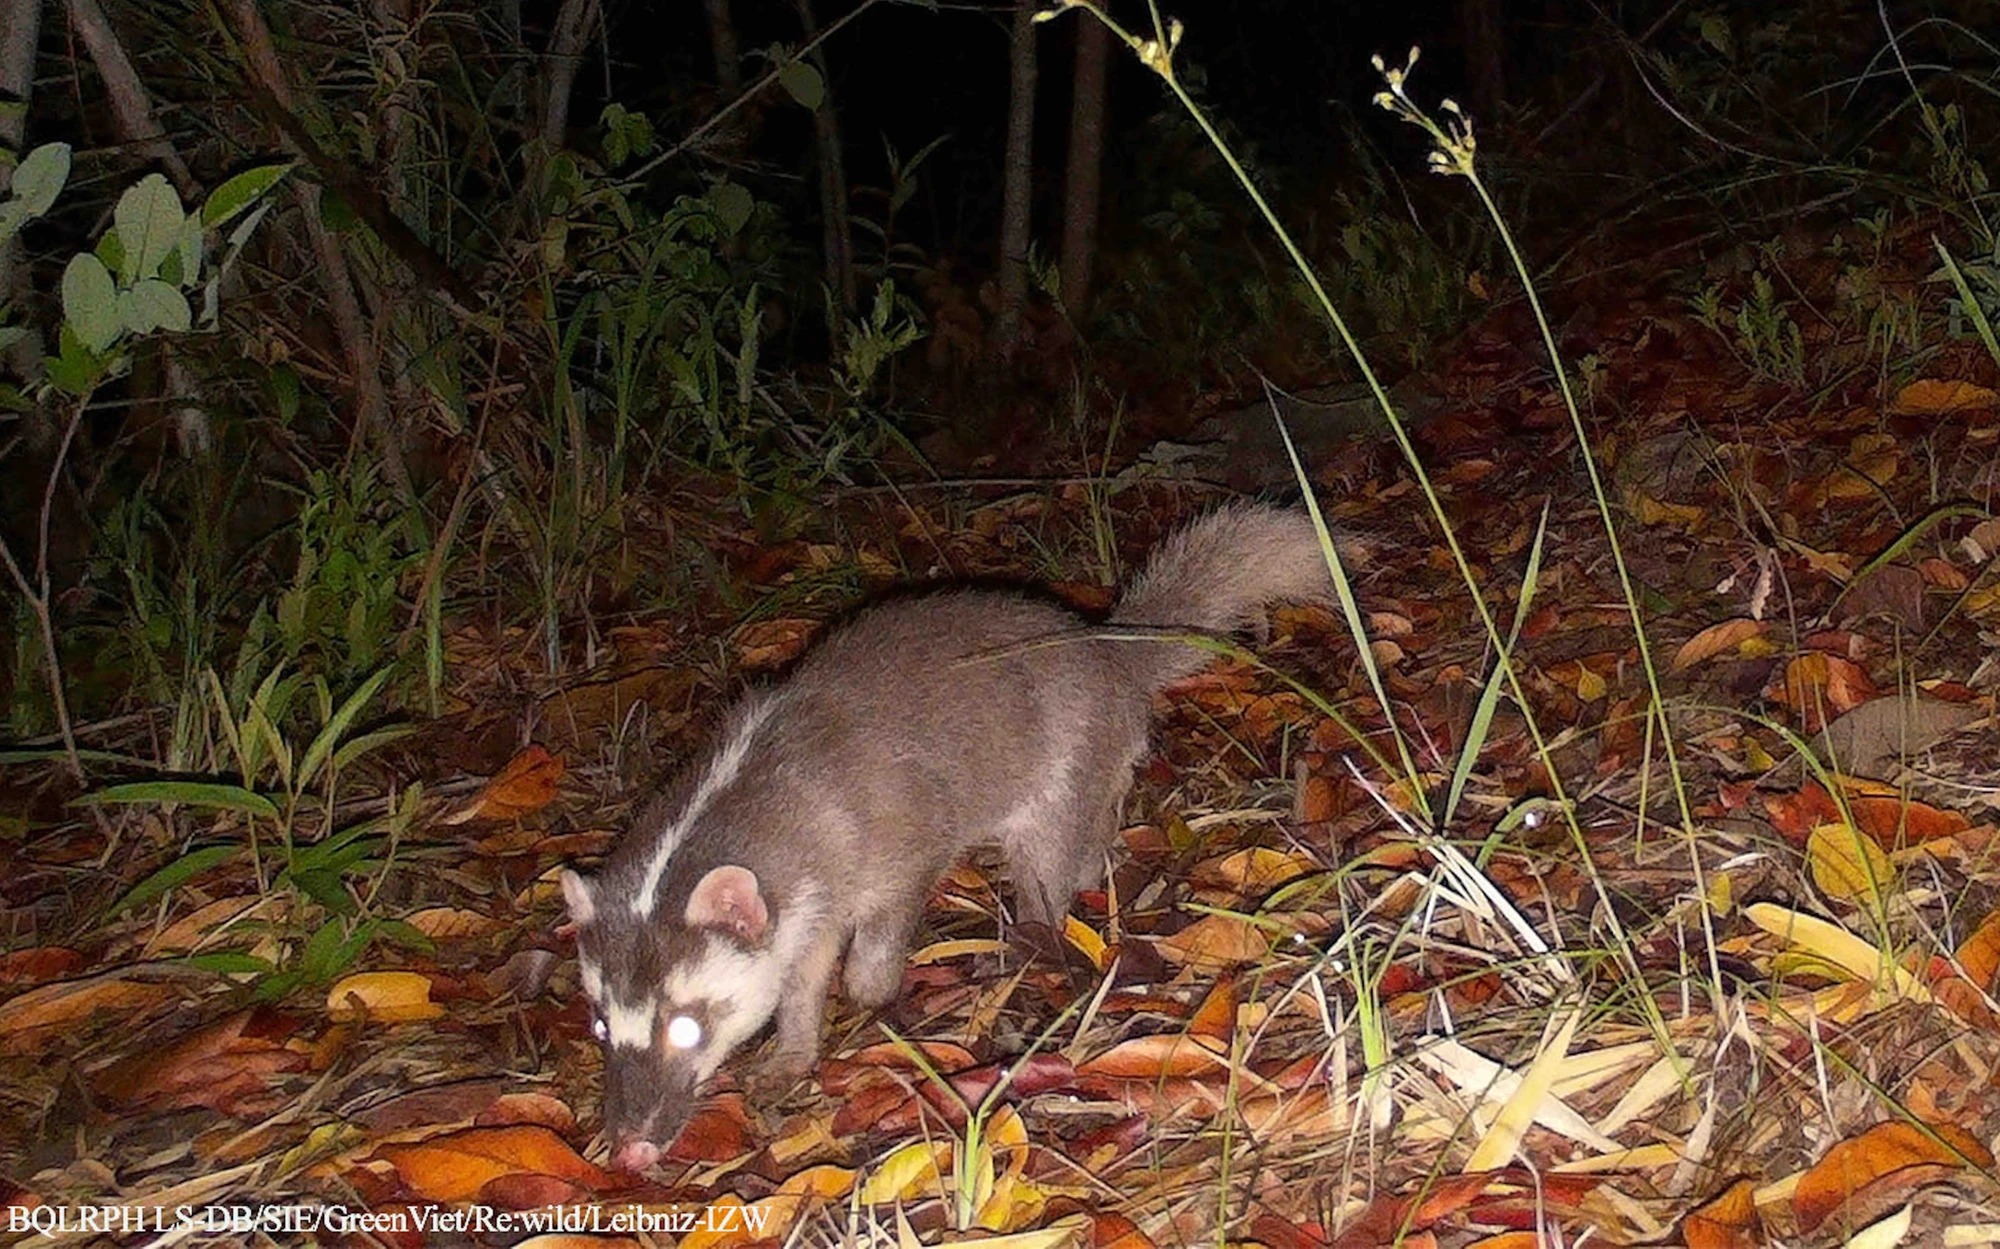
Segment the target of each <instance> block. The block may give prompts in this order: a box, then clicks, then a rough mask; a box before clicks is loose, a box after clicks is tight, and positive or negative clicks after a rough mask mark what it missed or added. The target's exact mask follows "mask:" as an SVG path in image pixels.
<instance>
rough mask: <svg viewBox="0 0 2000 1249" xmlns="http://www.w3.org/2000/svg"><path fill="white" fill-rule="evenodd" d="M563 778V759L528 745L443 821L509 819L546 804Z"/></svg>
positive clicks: (442, 820) (462, 821)
mask: <svg viewBox="0 0 2000 1249" xmlns="http://www.w3.org/2000/svg"><path fill="white" fill-rule="evenodd" d="M562 778H563V761H562V759H561V758H560V757H558V756H556V755H552V754H550V753H549V752H548V751H547V750H544V749H543V748H542V747H540V746H530V747H528V748H527V749H526V750H524V751H522V752H521V753H520V754H518V755H515V756H514V757H513V758H512V759H510V760H508V762H507V766H506V767H504V768H502V769H500V771H499V772H498V773H497V774H496V775H495V776H494V777H493V779H492V780H490V781H488V782H486V784H485V785H484V786H482V787H481V788H480V790H479V792H478V793H477V794H474V795H473V796H472V798H471V800H470V801H468V802H467V803H466V804H465V805H464V806H462V807H460V808H459V809H458V810H456V811H453V812H452V813H451V814H449V815H446V816H444V817H443V818H442V819H441V820H440V821H439V822H440V823H442V824H464V823H466V822H468V821H470V820H478V819H486V820H511V819H516V818H518V817H520V816H523V815H529V814H532V813H533V812H536V811H539V810H541V809H542V808H543V807H546V806H548V805H549V804H550V803H551V802H554V801H555V798H556V787H557V785H558V784H560V783H561V781H562Z"/></svg>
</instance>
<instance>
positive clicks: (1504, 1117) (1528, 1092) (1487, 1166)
mask: <svg viewBox="0 0 2000 1249" xmlns="http://www.w3.org/2000/svg"><path fill="white" fill-rule="evenodd" d="M1582 1021H1583V1016H1582V1014H1580V1013H1579V1012H1577V1011H1571V1012H1570V1014H1569V1017H1568V1018H1567V1019H1564V1020H1563V1023H1562V1027H1560V1028H1558V1029H1557V1030H1556V1035H1555V1037H1554V1038H1553V1039H1551V1040H1550V1042H1549V1043H1548V1044H1547V1045H1545V1046H1544V1047H1543V1048H1542V1052H1541V1053H1539V1054H1537V1055H1535V1061H1534V1062H1533V1063H1532V1064H1530V1065H1529V1067H1528V1070H1527V1073H1526V1074H1524V1075H1523V1076H1522V1077H1521V1087H1520V1088H1518V1089H1516V1090H1514V1095H1513V1096H1512V1097H1510V1098H1508V1099H1507V1104H1506V1105H1505V1106H1502V1107H1501V1108H1500V1113H1499V1115H1498V1116H1497V1117H1496V1118H1495V1119H1494V1120H1493V1126H1492V1127H1491V1128H1489V1129H1487V1131H1486V1135H1485V1136H1484V1137H1482V1138H1481V1139H1480V1142H1479V1144H1477V1145H1475V1146H1473V1149H1472V1156H1471V1157H1470V1158H1467V1159H1466V1162H1465V1173H1466V1174H1468V1175H1471V1174H1476V1173H1477V1172H1480V1171H1492V1170H1495V1169H1497V1168H1499V1167H1503V1166H1506V1165H1507V1164H1508V1163H1509V1162H1512V1161H1513V1160H1514V1154H1515V1152H1516V1151H1517V1150H1519V1149H1520V1148H1521V1138H1522V1137H1524V1136H1526V1135H1527V1132H1528V1128H1529V1127H1530V1126H1531V1125H1533V1123H1534V1122H1535V1115H1536V1113H1537V1112H1538V1111H1540V1110H1541V1107H1542V1102H1543V1101H1544V1100H1546V1099H1547V1098H1548V1096H1549V1090H1550V1088H1551V1087H1552V1086H1553V1085H1554V1084H1555V1080H1556V1076H1557V1075H1559V1074H1561V1072H1562V1069H1563V1060H1564V1059H1566V1058H1568V1057H1569V1046H1570V1042H1571V1041H1572V1040H1574V1039H1575V1038H1576V1028H1577V1025H1578V1024H1579V1023H1581V1022H1582Z"/></svg>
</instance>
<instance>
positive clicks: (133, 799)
mask: <svg viewBox="0 0 2000 1249" xmlns="http://www.w3.org/2000/svg"><path fill="white" fill-rule="evenodd" d="M252 662H254V661H252ZM254 672H255V670H254V669H244V668H239V669H238V670H237V671H235V672H234V673H232V674H231V679H230V680H229V681H228V682H227V683H225V682H224V681H223V680H221V679H220V678H219V677H217V676H216V675H215V674H214V673H213V672H210V673H208V674H206V676H205V680H204V682H203V684H204V686H205V691H204V692H205V697H204V699H203V701H204V702H206V703H207V704H208V711H209V713H210V715H211V716H212V717H213V724H214V725H215V729H216V736H217V740H218V747H219V750H220V752H221V753H220V755H219V757H218V758H217V759H216V760H215V767H214V771H215V772H217V773H223V772H227V771H233V772H234V774H235V775H234V779H233V780H222V779H214V780H188V779H181V778H161V779H155V780H143V781H132V782H126V783H123V784H116V785H108V786H104V787H101V788H99V789H96V790H93V791H92V792H90V793H88V794H85V795H84V796H83V797H82V798H80V799H78V800H77V801H78V802H79V803H80V804H82V805H91V806H114V805H115V806H149V807H163V808H166V809H168V810H174V809H187V810H194V811H204V812H219V813H223V814H225V815H229V816H233V817H236V818H235V822H234V825H233V831H234V832H235V834H236V835H235V836H232V837H230V838H229V839H228V840H224V841H218V842H211V843H210V844H206V845H201V846H197V847H194V848H192V849H189V850H186V851H184V852H183V853H181V854H180V855H178V856H177V857H175V858H174V859H172V860H171V861H169V862H168V863H166V864H165V865H163V866H161V867H159V868H157V869H155V870H154V871H153V872H152V873H150V874H149V875H147V876H146V877H145V878H144V879H142V880H140V881H139V882H138V883H137V884H136V885H134V886H132V887H131V888H130V889H129V890H127V891H126V892H125V894H124V895H123V896H122V897H120V898H118V899H117V900H116V901H115V902H113V903H112V904H111V906H110V908H109V910H108V912H107V914H109V915H117V914H120V913H122V912H125V911H129V910H133V909H136V908H139V907H143V906H148V905H152V904H156V903H159V902H161V901H162V900H164V899H168V898H170V897H171V896H172V894H173V893H174V891H175V890H177V889H179V888H181V887H182V886H183V885H186V884H187V883H188V882H189V881H191V880H193V879H195V878H196V877H198V876H200V875H202V874H204V873H206V872H210V871H213V870H215V869H217V868H219V867H222V866H224V865H226V864H229V863H233V862H237V861H239V860H248V862H249V864H250V866H251V868H252V870H253V871H254V872H255V874H256V878H257V882H258V887H259V889H260V891H262V892H264V893H266V894H270V893H273V892H275V893H278V894H281V895H284V896H286V897H288V898H289V900H290V905H289V906H288V907H286V908H285V909H284V912H283V913H284V914H285V915H286V916H287V917H288V919H287V921H286V923H285V924H284V925H281V926H278V927H275V928H274V927H273V926H271V925H269V924H263V925H253V926H249V927H248V928H246V929H245V930H244V931H243V932H242V933H241V934H239V935H240V936H242V937H247V938H250V939H251V940H252V941H253V943H254V941H255V939H257V938H259V937H262V936H266V935H276V936H278V937H279V938H280V939H281V942H282V948H283V949H284V950H285V951H287V956H286V957H285V958H284V959H283V960H281V961H279V962H271V961H269V960H266V959H261V958H258V957H256V956H254V955H252V954H251V953H250V951H249V949H248V948H247V947H246V948H241V949H236V950H229V951H211V952H208V953H205V954H203V955H200V956H197V958H196V959H195V960H194V961H195V962H196V964H197V965H198V966H203V967H206V968H207V969H209V970H212V971H215V972H218V973H220V974H230V975H239V974H246V973H247V974H250V975H252V976H253V977H254V979H255V987H256V992H257V994H258V996H260V997H264V998H277V997H282V996H284V995H285V994H286V993H289V992H291V991H292V990H293V989H295V988H298V987H301V986H303V985H310V984H322V983H325V982H326V981H328V980H331V979H332V978H333V977H335V976H337V975H339V974H340V973H341V972H342V971H344V970H346V969H347V968H348V967H350V966H351V965H353V963H354V962H355V961H356V960H357V959H359V958H360V957H361V955H362V954H363V953H364V952H366V951H367V949H369V948H370V947H371V946H372V945H373V944H375V943H376V942H378V941H384V940H387V941H393V942H397V943H400V944H405V945H410V944H427V943H425V942H424V939H423V938H422V936H421V935H420V934H417V933H416V932H415V931H414V930H412V929H410V928H409V926H408V925H406V924H401V923H398V922H396V921H391V920H386V919H383V918H381V917H379V916H374V915H370V914H369V913H368V910H369V906H368V900H369V899H370V898H372V897H373V896H374V894H375V892H376V891H377V890H379V889H380V887H381V884H382V881H383V880H384V878H385V877H386V875H387V873H388V872H389V871H390V870H391V868H392V866H393V863H394V858H395V850H396V845H397V843H398V841H399V840H400V839H401V838H402V837H403V836H404V835H406V834H407V832H408V831H409V829H410V827H411V826H412V825H413V823H414V822H415V820H416V818H417V816H418V814H419V812H420V810H421V806H422V801H423V787H422V786H421V785H414V786H411V787H410V788H408V789H406V790H405V791H403V793H402V794H401V795H400V798H399V801H398V802H397V803H396V804H395V806H394V807H393V808H392V809H391V810H390V811H389V812H388V813H387V814H385V815H381V816H376V817H373V818H369V819H364V820H361V821H359V822H356V823H352V824H345V825H343V824H340V823H338V821H339V818H340V806H339V802H338V794H339V784H340V779H341V777H342V775H343V774H344V773H345V772H346V771H347V769H349V768H351V767H352V766H353V765H355V764H356V763H358V762H359V761H360V760H362V759H363V758H365V757H366V756H368V755H369V754H371V753H372V752H374V751H375V750H377V749H379V748H381V747H382V746H384V745H387V744H388V743H390V742H392V741H395V740H396V739H397V738H399V737H402V736H404V735H406V734H407V732H408V731H409V730H408V728H407V727H405V726H401V725H389V726H387V727H382V728H376V729H373V730H369V731H357V730H358V729H359V726H360V725H361V724H362V723H363V721H364V720H365V719H367V718H372V717H373V716H374V715H376V714H377V712H376V704H377V702H378V701H379V699H380V697H381V695H382V693H383V691H384V689H385V688H386V687H387V685H388V683H389V679H390V677H391V675H392V672H393V670H392V669H390V668H384V669H381V670H379V671H377V672H375V673H374V674H372V675H370V676H369V677H368V678H367V679H366V680H364V681H362V682H361V684H360V687H359V688H358V689H356V690H355V691H354V692H353V693H352V694H350V695H348V696H347V697H346V698H345V699H341V700H339V701H337V702H336V700H335V698H334V695H333V693H332V690H331V688H330V687H329V686H328V685H327V683H326V681H325V680H324V679H323V678H321V677H318V676H307V675H306V674H304V673H299V672H287V671H286V670H285V669H284V668H283V667H282V666H278V667H274V668H272V669H271V670H270V671H269V672H267V673H265V674H264V676H263V678H262V679H261V680H256V681H255V684H254V688H253V687H252V685H251V683H252V680H253V678H254ZM281 725H298V726H301V729H302V730H304V729H309V730H310V735H309V736H307V735H304V733H303V732H301V733H300V734H299V735H294V734H293V733H291V732H288V731H286V730H285V729H282V728H280V726H281ZM274 843H275V852H276V853H275V858H273V857H272V848H273V845H274ZM364 882H365V884H364Z"/></svg>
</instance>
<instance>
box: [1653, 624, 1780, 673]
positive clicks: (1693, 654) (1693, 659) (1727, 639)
mask: <svg viewBox="0 0 2000 1249" xmlns="http://www.w3.org/2000/svg"><path fill="white" fill-rule="evenodd" d="M1764 628H1765V626H1764V622H1763V621H1761V620H1751V619H1750V618H1749V617H1747V616H1739V617H1737V618H1736V619H1734V620H1725V621H1722V622H1721V623H1720V624H1712V625H1710V626H1708V628H1706V629H1703V630H1702V631H1701V632H1700V633H1697V634H1695V635H1694V636H1693V637H1691V638H1689V639H1688V640H1687V641H1685V642H1683V643H1681V648H1680V650H1678V651H1676V652H1674V662H1673V664H1672V668H1671V670H1672V671H1674V672H1684V671H1686V670H1687V669H1689V668H1692V667H1694V666H1695V665H1696V664H1698V663H1705V662H1707V661H1708V660H1710V659H1713V658H1715V657H1716V656H1717V655H1721V654H1724V653H1726V652H1728V651H1733V650H1735V649H1736V648H1737V647H1739V646H1741V645H1743V643H1745V642H1747V641H1749V640H1750V639H1751V638H1754V637H1762V636H1763V635H1764Z"/></svg>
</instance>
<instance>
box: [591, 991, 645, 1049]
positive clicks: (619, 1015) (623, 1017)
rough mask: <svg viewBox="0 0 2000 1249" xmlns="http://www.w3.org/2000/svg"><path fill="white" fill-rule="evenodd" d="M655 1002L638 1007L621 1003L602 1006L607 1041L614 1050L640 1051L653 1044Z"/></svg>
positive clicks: (608, 1003) (609, 1003)
mask: <svg viewBox="0 0 2000 1249" xmlns="http://www.w3.org/2000/svg"><path fill="white" fill-rule="evenodd" d="M658 1007H659V1004H658V1003H657V1002H652V1001H648V1002H645V1003H644V1004H642V1005H640V1006H627V1005H625V1004H624V1003H623V1002H606V1003H605V1004H604V1026H605V1027H606V1028H607V1029H609V1035H608V1036H607V1038H606V1039H607V1040H609V1041H610V1042H611V1046H612V1048H614V1049H628V1050H642V1049H646V1048H648V1047H649V1046H651V1045H652V1043H653V1014H654V1012H655V1011H656V1010H657V1009H658Z"/></svg>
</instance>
